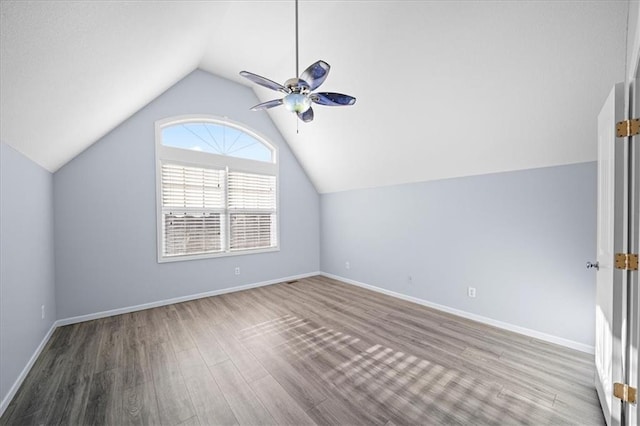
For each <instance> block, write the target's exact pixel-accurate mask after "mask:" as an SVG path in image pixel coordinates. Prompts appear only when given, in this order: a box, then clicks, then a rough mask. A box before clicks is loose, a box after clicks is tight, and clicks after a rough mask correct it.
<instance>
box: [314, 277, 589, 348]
mask: <svg viewBox="0 0 640 426" xmlns="http://www.w3.org/2000/svg"><path fill="white" fill-rule="evenodd" d="M320 275H323V276H325V277H328V278H333V279H334V280H338V281H342V282H344V283H347V284H351V285H355V286H358V287H362V288H366V289H368V290H372V291H375V292H378V293H382V294H386V295H387V296H392V297H396V298H398V299H402V300H407V301H409V302H413V303H417V304H419V305H423V306H427V307H429V308H433V309H437V310H439V311H443V312H447V313H450V314H454V315H457V316H459V317H463V318H467V319H470V320H473V321H478V322H481V323H483V324H488V325H492V326H494V327H498V328H502V329H504V330H509V331H513V332H515V333H519V334H524V335H525V336H529V337H534V338H536V339H540V340H544V341H545V342H550V343H555V344H557V345H561V346H565V347H567V348H571V349H575V350H578V351H580V352H586V353H588V354H592V355H593V354H594V353H595V348H594V347H593V346H589V345H585V344H584V343H580V342H576V341H573V340H569V339H565V338H563V337H558V336H554V335H552V334H547V333H542V332H540V331H536V330H531V329H530V328H525V327H520V326H518V325H513V324H509V323H506V322H502V321H498V320H495V319H493V318H488V317H484V316H482V315H477V314H472V313H470V312H466V311H462V310H460V309H455V308H451V307H449V306H445V305H439V304H437V303H433V302H429V301H428V300H424V299H419V298H417V297H413V296H407V295H406V294H402V293H396V292H395V291H391V290H386V289H384V288H380V287H376V286H373V285H370V284H365V283H362V282H360V281H356V280H352V279H350V278H345V277H341V276H339V275H334V274H329V273H327V272H320Z"/></svg>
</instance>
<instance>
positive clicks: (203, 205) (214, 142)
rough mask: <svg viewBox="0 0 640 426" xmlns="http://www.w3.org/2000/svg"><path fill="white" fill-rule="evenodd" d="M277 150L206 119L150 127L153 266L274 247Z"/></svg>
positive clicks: (242, 130)
mask: <svg viewBox="0 0 640 426" xmlns="http://www.w3.org/2000/svg"><path fill="white" fill-rule="evenodd" d="M277 183H278V161H277V150H276V148H275V147H274V146H273V145H272V144H270V143H269V142H268V141H267V140H266V139H265V138H264V137H262V136H260V135H259V134H258V133H256V132H254V131H252V130H250V129H248V128H247V127H246V126H243V125H241V124H239V123H235V122H232V121H230V120H228V119H224V118H218V117H211V116H185V117H173V118H168V119H165V120H161V121H158V122H156V189H157V217H158V219H157V226H158V261H159V262H166V261H173V260H186V259H199V258H205V257H215V256H225V255H232V254H243V253H256V252H261V251H272V250H277V249H278V226H277V225H278V185H277Z"/></svg>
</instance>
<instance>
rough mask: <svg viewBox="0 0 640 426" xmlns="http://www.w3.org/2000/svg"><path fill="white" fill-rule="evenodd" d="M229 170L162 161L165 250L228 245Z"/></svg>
mask: <svg viewBox="0 0 640 426" xmlns="http://www.w3.org/2000/svg"><path fill="white" fill-rule="evenodd" d="M224 207H225V171H224V170H216V169H205V168H200V167H188V166H182V165H178V164H163V165H162V217H163V221H162V222H163V253H164V255H165V256H178V255H188V254H200V253H211V252H219V251H222V250H223V249H224V244H223V236H224V232H223V231H224V226H223V225H224Z"/></svg>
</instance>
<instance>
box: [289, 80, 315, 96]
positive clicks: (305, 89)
mask: <svg viewBox="0 0 640 426" xmlns="http://www.w3.org/2000/svg"><path fill="white" fill-rule="evenodd" d="M284 87H286V88H287V89H289V90H291V92H292V93H301V94H303V95H306V94H307V93H309V92H310V90H309V83H307V82H306V81H304V80H302V79H301V78H290V79H289V80H287V81H286V82H285V83H284Z"/></svg>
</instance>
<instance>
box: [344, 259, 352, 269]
mask: <svg viewBox="0 0 640 426" xmlns="http://www.w3.org/2000/svg"><path fill="white" fill-rule="evenodd" d="M344 269H351V264H350V263H349V262H348V261H347V262H344Z"/></svg>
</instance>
